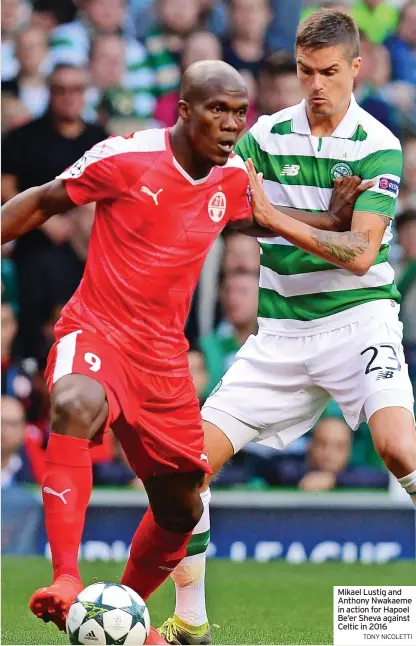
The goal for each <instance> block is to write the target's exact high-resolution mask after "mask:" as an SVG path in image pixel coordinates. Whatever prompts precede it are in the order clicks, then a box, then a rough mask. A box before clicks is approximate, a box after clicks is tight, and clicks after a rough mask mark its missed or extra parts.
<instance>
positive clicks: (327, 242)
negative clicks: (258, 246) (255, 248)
mask: <svg viewBox="0 0 416 646" xmlns="http://www.w3.org/2000/svg"><path fill="white" fill-rule="evenodd" d="M246 164H247V170H248V173H249V179H250V189H251V201H252V207H253V216H254V219H255V220H256V222H257V223H258V224H260V225H261V226H263V227H266V228H268V229H270V230H271V231H274V233H275V235H276V236H282V237H284V238H286V239H287V240H288V241H289V242H292V243H293V244H294V245H296V246H297V247H299V248H300V249H303V250H304V251H307V252H309V253H312V254H314V255H315V256H318V257H319V258H322V259H323V260H327V261H328V262H330V263H332V264H333V265H336V266H337V267H341V268H342V269H347V270H348V271H350V272H352V273H354V274H356V275H358V276H363V275H364V274H366V273H367V271H368V270H369V269H370V267H371V266H372V265H373V264H374V261H375V259H376V257H377V253H378V251H379V249H380V244H381V241H382V239H383V235H384V232H385V230H386V227H387V225H388V224H389V223H390V218H388V220H387V221H386V219H385V218H383V217H380V215H381V214H379V213H369V212H365V211H354V214H353V218H352V222H351V231H348V232H335V231H320V230H319V229H316V228H314V227H311V226H310V225H308V224H306V223H304V222H298V221H296V220H294V219H292V218H290V217H288V216H287V215H286V214H285V213H282V212H280V211H278V210H276V209H275V208H274V207H273V206H272V205H271V204H270V202H269V200H268V199H267V197H266V195H265V193H264V191H263V187H262V184H261V180H260V179H259V178H258V177H257V173H256V170H255V168H254V166H253V164H252V162H251V163H250V161H248V162H247V163H246Z"/></svg>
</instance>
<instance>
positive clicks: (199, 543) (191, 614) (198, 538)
mask: <svg viewBox="0 0 416 646" xmlns="http://www.w3.org/2000/svg"><path fill="white" fill-rule="evenodd" d="M201 500H202V503H203V505H204V511H203V514H202V516H201V520H200V521H199V523H198V525H197V526H196V527H195V529H194V531H193V532H192V537H191V540H190V542H189V545H188V554H190V556H186V557H185V558H184V559H182V561H181V562H180V563H179V565H177V566H176V568H175V569H174V571H173V572H172V574H171V576H172V579H173V580H174V581H175V588H176V606H175V615H176V616H177V617H178V618H179V619H180V620H181V621H183V622H185V623H186V624H189V625H190V626H202V624H205V623H206V622H207V621H208V617H207V610H206V606H205V564H206V550H207V548H208V544H209V528H210V523H209V501H210V500H211V492H210V490H209V489H207V491H204V493H202V494H201Z"/></svg>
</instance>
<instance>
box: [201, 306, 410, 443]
mask: <svg viewBox="0 0 416 646" xmlns="http://www.w3.org/2000/svg"><path fill="white" fill-rule="evenodd" d="M380 310H381V311H380V312H379V316H378V317H376V316H374V312H373V314H372V316H364V317H361V318H360V320H359V321H352V322H351V320H350V321H349V322H348V324H345V325H343V326H342V327H339V328H337V329H334V330H331V331H327V332H320V333H316V334H313V335H311V336H299V337H288V336H278V335H275V334H267V333H265V332H259V333H258V334H257V335H256V336H253V335H252V336H250V337H249V339H248V340H247V341H246V343H245V344H244V345H243V347H242V348H241V349H240V351H239V352H238V354H237V360H236V362H235V363H234V365H233V366H231V368H230V369H229V370H228V372H227V373H226V374H225V376H224V377H223V379H221V381H220V382H219V384H218V385H217V386H216V388H214V391H213V392H212V394H211V395H210V397H209V398H208V399H207V401H206V402H205V405H204V406H203V408H202V418H203V419H204V420H206V421H209V422H212V423H213V424H215V425H216V426H218V427H219V428H220V429H221V430H222V431H223V432H224V433H225V435H226V436H227V437H228V438H229V440H230V442H231V443H232V445H233V447H234V450H235V452H237V451H239V450H240V449H241V448H242V447H243V446H245V444H247V443H248V442H251V441H255V442H260V441H261V442H263V443H264V444H268V445H269V446H273V447H274V448H277V449H281V450H282V449H284V448H285V447H286V446H288V445H289V444H290V443H291V442H293V441H294V440H296V439H298V438H299V437H300V436H301V435H303V434H304V433H306V432H307V431H308V430H309V429H311V428H312V427H313V426H314V425H315V423H316V422H317V420H318V419H319V417H320V416H321V414H322V412H323V410H324V409H325V407H326V405H327V403H328V401H329V400H330V399H331V398H332V399H334V400H335V401H336V402H337V403H338V404H339V406H340V407H341V409H342V412H343V414H344V417H345V420H346V421H347V423H348V424H349V426H350V427H351V428H352V429H356V428H357V427H358V426H359V424H360V423H361V422H362V421H366V420H368V419H369V418H370V417H371V415H372V414H373V413H375V412H376V411H377V410H380V409H381V408H386V407H389V406H400V407H403V408H407V409H408V410H410V411H411V413H412V414H413V390H412V385H411V383H410V379H409V375H408V369H407V365H406V362H405V359H404V354H403V348H402V324H401V323H400V321H399V319H398V314H397V312H398V307H393V308H391V311H390V312H389V311H388V310H387V309H386V307H383V306H381V307H380Z"/></svg>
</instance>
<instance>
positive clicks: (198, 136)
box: [188, 90, 248, 166]
mask: <svg viewBox="0 0 416 646" xmlns="http://www.w3.org/2000/svg"><path fill="white" fill-rule="evenodd" d="M247 109H248V96H247V91H246V90H238V91H229V92H227V91H223V92H219V93H217V94H215V95H211V96H210V97H209V98H207V99H206V100H202V101H201V102H199V103H194V104H193V105H192V106H190V107H189V112H188V133H189V136H190V138H191V141H192V145H193V147H194V149H195V151H196V152H197V154H198V155H199V156H200V157H202V158H203V159H209V160H210V161H212V162H213V163H214V164H216V165H218V166H223V165H224V164H225V163H226V162H227V159H228V157H229V155H230V153H231V152H232V150H233V148H234V146H235V144H236V142H237V139H238V135H239V134H240V133H241V131H242V130H243V128H244V126H245V124H246V116H247Z"/></svg>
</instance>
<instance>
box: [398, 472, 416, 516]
mask: <svg viewBox="0 0 416 646" xmlns="http://www.w3.org/2000/svg"><path fill="white" fill-rule="evenodd" d="M397 480H398V481H399V482H400V484H401V485H402V487H403V489H405V490H406V491H407V493H408V494H409V496H410V497H411V499H412V502H413V504H414V506H415V507H416V471H412V473H409V475H408V476H404V478H397Z"/></svg>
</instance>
